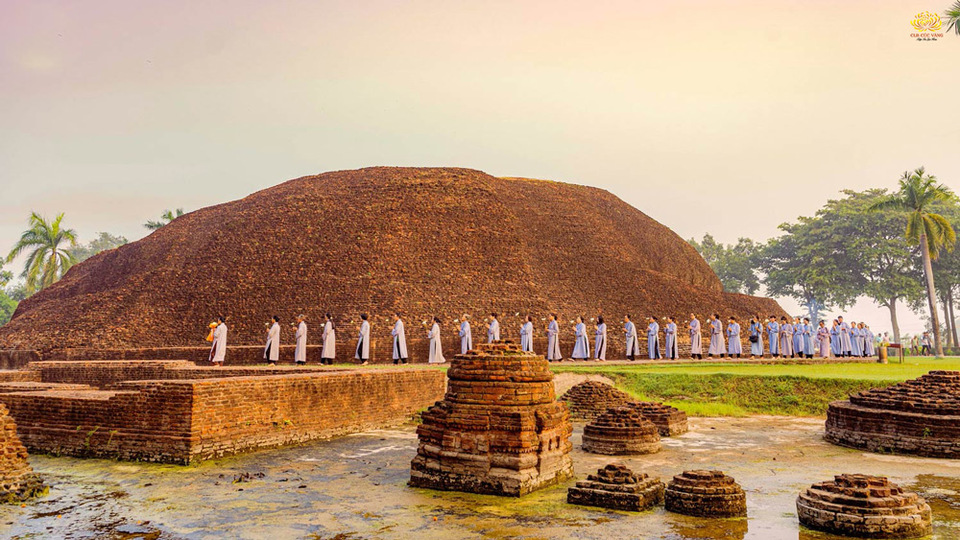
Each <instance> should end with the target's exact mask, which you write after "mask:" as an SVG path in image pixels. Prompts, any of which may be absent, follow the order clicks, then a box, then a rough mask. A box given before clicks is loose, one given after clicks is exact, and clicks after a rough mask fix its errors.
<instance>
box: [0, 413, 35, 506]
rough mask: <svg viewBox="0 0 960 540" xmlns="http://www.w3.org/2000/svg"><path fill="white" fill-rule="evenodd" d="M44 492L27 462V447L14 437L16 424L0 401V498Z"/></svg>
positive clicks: (18, 498) (10, 499) (16, 499)
mask: <svg viewBox="0 0 960 540" xmlns="http://www.w3.org/2000/svg"><path fill="white" fill-rule="evenodd" d="M46 492H47V488H46V487H45V486H44V485H43V481H42V480H40V477H39V476H37V475H36V474H34V472H33V469H32V468H30V464H29V463H27V449H26V448H25V447H24V446H23V444H22V443H21V442H20V438H19V437H17V424H16V423H15V422H14V421H13V418H11V417H10V415H9V414H8V413H7V408H6V407H4V406H3V405H0V502H7V503H12V502H20V501H24V500H27V499H30V498H33V497H38V496H41V495H44V494H45V493H46Z"/></svg>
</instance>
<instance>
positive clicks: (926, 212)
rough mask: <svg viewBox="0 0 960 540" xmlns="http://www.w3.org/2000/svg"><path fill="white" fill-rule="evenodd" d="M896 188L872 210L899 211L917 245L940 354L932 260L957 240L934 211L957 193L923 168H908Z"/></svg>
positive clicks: (911, 238)
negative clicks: (896, 189) (897, 188)
mask: <svg viewBox="0 0 960 540" xmlns="http://www.w3.org/2000/svg"><path fill="white" fill-rule="evenodd" d="M899 183H900V186H899V190H898V191H897V192H896V193H893V194H891V195H888V196H886V197H884V198H883V199H881V200H879V201H877V202H876V203H874V204H873V205H872V206H871V207H870V209H871V210H873V211H878V212H879V211H891V212H896V213H899V214H901V215H902V216H903V217H904V218H905V219H906V222H907V225H906V229H905V231H904V236H905V237H906V238H907V240H909V241H910V242H912V243H913V244H916V245H918V246H920V256H921V260H922V261H923V274H924V276H925V278H926V280H925V281H926V287H927V302H928V304H929V307H930V320H931V322H932V326H933V340H934V347H935V348H936V355H937V357H942V356H943V342H942V341H941V340H940V321H939V317H938V315H937V289H936V286H935V285H934V277H933V265H932V261H933V260H934V259H936V258H937V257H938V256H939V254H940V250H942V249H946V250H947V251H950V250H952V249H953V245H954V244H955V243H956V241H957V233H956V231H954V229H953V226H952V225H950V222H949V221H948V220H947V218H945V217H943V216H942V215H940V214H937V213H935V212H933V207H934V205H936V204H937V203H948V204H955V201H956V195H954V193H953V191H952V190H951V189H950V188H948V187H947V186H945V185H943V184H938V183H937V179H936V177H934V176H933V175H929V174H926V171H924V169H923V167H920V168H919V169H916V170H915V171H913V172H912V173H911V172H910V171H907V172H905V173H903V176H902V177H901V178H900V182H899Z"/></svg>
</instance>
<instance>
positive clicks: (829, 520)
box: [797, 474, 932, 538]
mask: <svg viewBox="0 0 960 540" xmlns="http://www.w3.org/2000/svg"><path fill="white" fill-rule="evenodd" d="M797 517H799V518H800V523H801V524H803V525H805V526H807V527H810V528H811V529H816V530H819V531H824V532H828V533H833V534H839V535H844V536H856V537H860V538H919V537H922V536H927V535H929V534H931V533H932V526H931V523H930V506H929V505H928V504H927V503H926V501H924V500H923V498H921V497H920V496H919V495H917V494H916V493H910V492H905V491H903V490H902V489H900V487H899V486H897V485H896V484H892V483H890V481H888V480H887V479H886V478H884V477H879V476H867V475H862V474H842V475H840V476H837V477H835V479H834V481H832V482H821V483H819V484H814V485H813V486H811V487H810V488H808V489H807V490H805V491H803V492H802V493H800V496H799V497H797Z"/></svg>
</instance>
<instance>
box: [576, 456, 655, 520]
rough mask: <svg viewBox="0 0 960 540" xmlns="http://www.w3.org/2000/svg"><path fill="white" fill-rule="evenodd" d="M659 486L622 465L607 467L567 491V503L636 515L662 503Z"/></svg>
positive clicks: (644, 474) (644, 475)
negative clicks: (632, 512) (623, 511)
mask: <svg viewBox="0 0 960 540" xmlns="http://www.w3.org/2000/svg"><path fill="white" fill-rule="evenodd" d="M663 490H664V487H663V482H661V481H660V479H659V478H651V477H650V476H648V475H647V474H646V473H640V474H636V473H634V472H633V471H631V470H630V469H629V468H627V466H626V465H620V464H612V463H611V464H610V465H607V466H606V467H604V468H602V469H600V470H598V471H597V474H591V475H589V476H587V480H586V481H583V482H577V485H576V486H575V487H572V488H570V489H569V490H567V502H568V503H570V504H579V505H583V506H598V507H600V508H611V509H613V510H627V511H634V512H639V511H641V510H646V509H648V508H652V507H654V506H656V505H658V504H660V503H662V502H663Z"/></svg>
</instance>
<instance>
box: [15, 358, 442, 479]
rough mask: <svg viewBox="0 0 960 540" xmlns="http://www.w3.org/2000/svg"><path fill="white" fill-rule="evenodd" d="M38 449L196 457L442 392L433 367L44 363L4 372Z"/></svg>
mask: <svg viewBox="0 0 960 540" xmlns="http://www.w3.org/2000/svg"><path fill="white" fill-rule="evenodd" d="M0 381H2V382H0V403H3V404H5V405H6V407H7V408H8V409H9V410H10V414H11V415H12V416H13V418H14V419H15V420H16V422H17V424H18V432H19V435H20V439H21V440H22V441H23V443H24V445H26V447H27V448H28V449H29V450H30V451H32V452H42V453H50V454H57V455H70V456H78V457H103V458H115V459H123V460H142V461H155V462H163V463H175V464H188V463H194V462H198V461H202V460H205V459H210V458H215V457H220V456H225V455H230V454H236V453H240V452H244V451H249V450H255V449H259V448H269V447H275V446H282V445H288V444H296V443H302V442H306V441H310V440H314V439H320V438H327V437H333V436H338V435H343V434H346V433H351V432H356V431H362V430H365V429H371V428H376V427H383V426H388V425H394V424H397V423H400V422H402V421H404V420H406V419H409V418H410V417H411V416H412V415H413V414H414V413H416V412H417V411H418V410H420V409H422V408H423V407H426V406H427V405H429V404H430V403H433V402H434V401H435V400H436V399H437V398H438V397H439V396H442V395H443V390H444V375H443V373H442V372H441V371H438V370H432V369H388V370H347V369H343V370H340V369H329V368H328V369H323V368H316V369H310V368H303V369H290V368H262V367H236V368H229V367H225V368H213V367H199V366H196V365H194V364H191V363H189V362H182V361H180V362H178V361H166V362H165V361H139V362H138V361H107V362H36V363H31V364H29V365H28V366H27V368H26V369H24V370H21V371H14V372H3V373H2V374H0Z"/></svg>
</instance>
